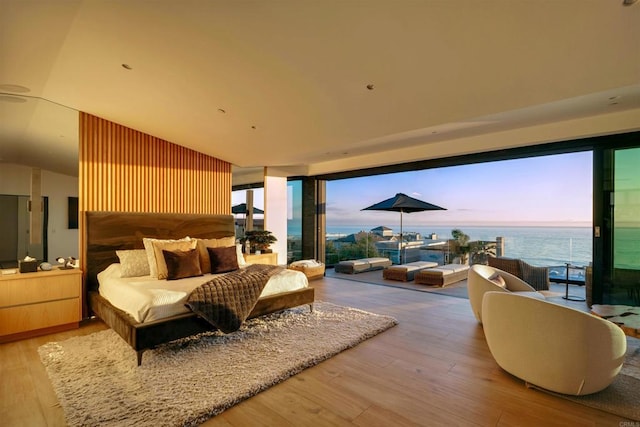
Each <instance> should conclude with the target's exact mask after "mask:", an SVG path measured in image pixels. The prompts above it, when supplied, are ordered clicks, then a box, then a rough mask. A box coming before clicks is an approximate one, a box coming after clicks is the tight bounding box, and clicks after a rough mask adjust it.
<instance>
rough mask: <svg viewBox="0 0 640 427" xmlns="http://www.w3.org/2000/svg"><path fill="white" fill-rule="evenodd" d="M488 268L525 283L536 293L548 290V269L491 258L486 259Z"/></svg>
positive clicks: (506, 259) (518, 261)
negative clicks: (493, 268)
mask: <svg viewBox="0 0 640 427" xmlns="http://www.w3.org/2000/svg"><path fill="white" fill-rule="evenodd" d="M487 260H488V262H489V266H490V267H495V268H497V269H500V270H502V271H506V272H507V273H511V274H513V275H514V276H516V277H519V278H521V279H522V280H524V281H525V282H527V283H528V284H529V285H530V286H531V287H532V288H533V289H535V290H536V291H548V290H549V268H547V267H534V266H533V265H530V264H527V263H526V262H524V261H522V260H521V259H514V258H503V257H497V258H496V257H492V256H490V257H489V258H488V259H487Z"/></svg>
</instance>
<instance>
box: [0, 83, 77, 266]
mask: <svg viewBox="0 0 640 427" xmlns="http://www.w3.org/2000/svg"><path fill="white" fill-rule="evenodd" d="M33 168H38V169H40V170H41V194H42V196H43V197H45V198H46V199H47V201H48V221H47V222H46V223H45V224H43V225H45V227H44V229H43V243H44V244H45V245H44V246H43V247H41V248H38V249H37V250H36V248H34V247H31V246H29V245H27V246H25V245H26V244H25V242H24V235H28V234H29V232H30V230H29V228H28V225H27V226H26V227H25V225H24V218H25V216H26V217H28V215H29V213H28V208H27V203H26V202H25V203H22V204H18V205H17V211H15V210H14V209H13V208H12V206H13V204H15V203H14V202H13V201H15V200H18V201H20V200H23V201H24V200H25V199H27V200H28V198H29V195H30V194H31V175H32V169H33ZM0 195H3V196H4V197H2V198H0V203H1V204H2V206H0V212H2V213H3V215H2V222H3V223H8V222H9V220H12V221H13V220H16V221H21V222H20V223H19V224H18V225H16V227H15V228H14V227H6V230H5V231H4V232H3V236H5V238H3V241H2V252H3V253H7V254H11V255H9V259H8V260H7V261H12V259H15V258H16V255H17V256H18V257H22V254H23V253H24V254H25V255H26V254H29V255H33V256H34V257H36V258H37V259H38V260H42V261H49V262H53V263H54V262H55V259H56V258H57V257H60V256H62V257H69V256H73V257H76V258H77V257H78V254H79V250H78V245H79V240H78V230H77V229H70V228H69V221H68V219H69V197H77V196H78V112H77V111H76V110H74V109H72V108H68V107H65V106H63V105H60V104H56V103H54V102H50V101H48V100H45V99H42V98H36V97H30V96H24V95H21V94H12V93H0ZM9 213H11V214H9ZM6 233H10V234H11V235H10V236H9V235H8V234H6ZM14 234H15V235H14ZM14 246H15V247H14ZM14 254H15V255H14Z"/></svg>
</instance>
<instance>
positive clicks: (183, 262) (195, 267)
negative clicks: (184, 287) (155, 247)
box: [162, 249, 202, 280]
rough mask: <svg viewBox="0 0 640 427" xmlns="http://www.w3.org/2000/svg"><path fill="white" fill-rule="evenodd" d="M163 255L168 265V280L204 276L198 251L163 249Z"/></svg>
mask: <svg viewBox="0 0 640 427" xmlns="http://www.w3.org/2000/svg"><path fill="white" fill-rule="evenodd" d="M162 255H163V257H164V261H165V263H166V264H167V280H177V279H184V278H185V277H194V276H202V271H201V270H200V256H199V254H198V251H197V250H196V249H189V250H188V251H167V250H164V249H163V250H162Z"/></svg>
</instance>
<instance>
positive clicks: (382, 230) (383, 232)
mask: <svg viewBox="0 0 640 427" xmlns="http://www.w3.org/2000/svg"><path fill="white" fill-rule="evenodd" d="M371 232H372V233H373V234H376V235H378V236H380V237H392V236H393V230H392V229H391V228H389V227H385V226H384V225H381V226H379V227H376V228H372V229H371Z"/></svg>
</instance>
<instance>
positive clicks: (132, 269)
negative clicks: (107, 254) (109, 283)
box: [116, 249, 151, 277]
mask: <svg viewBox="0 0 640 427" xmlns="http://www.w3.org/2000/svg"><path fill="white" fill-rule="evenodd" d="M116 255H118V258H119V259H120V277H140V276H149V275H150V274H151V272H150V270H149V260H148V259H147V251H145V250H144V249H131V250H123V251H116Z"/></svg>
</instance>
